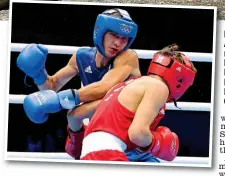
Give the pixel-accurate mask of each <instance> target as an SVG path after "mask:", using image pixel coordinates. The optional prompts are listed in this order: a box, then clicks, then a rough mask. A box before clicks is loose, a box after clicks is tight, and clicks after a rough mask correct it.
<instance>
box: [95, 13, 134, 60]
mask: <svg viewBox="0 0 225 176" xmlns="http://www.w3.org/2000/svg"><path fill="white" fill-rule="evenodd" d="M115 12H119V13H120V15H121V16H122V18H118V17H114V16H110V15H109V14H112V13H115ZM137 29H138V26H137V24H136V23H135V22H134V21H132V19H131V17H130V15H129V14H128V12H127V11H125V10H122V9H111V10H107V11H105V12H103V13H102V14H99V15H98V17H97V19H96V22H95V28H94V35H93V40H94V45H95V46H96V48H97V49H98V51H99V52H100V53H101V54H102V55H103V56H106V54H105V51H104V48H103V37H104V35H105V33H106V32H108V31H111V32H113V33H116V34H118V35H121V36H123V37H128V38H129V40H128V43H127V46H125V47H124V49H123V50H122V51H124V50H127V49H128V48H129V47H130V45H131V44H132V43H133V41H134V39H135V37H136V34H137Z"/></svg>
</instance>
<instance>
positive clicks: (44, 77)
mask: <svg viewBox="0 0 225 176" xmlns="http://www.w3.org/2000/svg"><path fill="white" fill-rule="evenodd" d="M47 78H48V73H47V71H46V69H44V70H43V71H40V73H39V74H38V75H37V76H36V77H34V78H33V79H34V83H35V84H36V85H41V84H44V83H45V81H46V80H47Z"/></svg>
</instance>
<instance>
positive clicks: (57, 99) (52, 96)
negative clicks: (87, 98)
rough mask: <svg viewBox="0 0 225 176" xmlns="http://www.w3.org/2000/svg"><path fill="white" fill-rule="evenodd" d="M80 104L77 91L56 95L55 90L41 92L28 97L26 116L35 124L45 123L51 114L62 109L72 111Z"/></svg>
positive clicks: (24, 104) (24, 105)
mask: <svg viewBox="0 0 225 176" xmlns="http://www.w3.org/2000/svg"><path fill="white" fill-rule="evenodd" d="M78 104H80V100H79V95H78V92H77V90H75V89H68V90H64V91H61V92H59V93H56V92H55V91H53V90H41V91H38V92H35V93H32V94H30V95H28V96H27V97H26V98H25V99H24V102H23V108H24V111H25V113H26V115H27V116H28V117H29V119H30V120H31V121H32V122H34V123H39V124H40V123H44V122H46V121H47V120H48V114H49V113H56V112H59V111H61V110H62V109H72V108H74V107H75V106H76V105H78Z"/></svg>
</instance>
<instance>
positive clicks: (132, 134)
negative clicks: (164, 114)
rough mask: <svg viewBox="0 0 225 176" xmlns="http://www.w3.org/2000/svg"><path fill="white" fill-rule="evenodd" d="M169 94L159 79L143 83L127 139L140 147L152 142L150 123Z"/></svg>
mask: <svg viewBox="0 0 225 176" xmlns="http://www.w3.org/2000/svg"><path fill="white" fill-rule="evenodd" d="M168 95H169V90H168V88H167V86H166V85H165V84H164V83H163V82H161V81H154V84H152V83H151V84H149V85H145V90H144V95H143V98H142V100H141V102H140V104H139V106H138V108H137V111H136V113H135V117H134V120H133V121H132V124H131V126H130V128H129V130H128V135H129V139H130V140H131V142H133V143H134V144H136V145H138V146H140V147H147V146H149V145H150V144H151V142H152V134H151V132H150V129H149V127H150V125H151V124H152V122H153V121H154V118H155V117H156V116H157V115H158V113H159V111H160V108H161V107H162V106H163V105H164V104H165V102H166V100H167V98H168Z"/></svg>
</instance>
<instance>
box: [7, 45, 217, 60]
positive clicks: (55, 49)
mask: <svg viewBox="0 0 225 176" xmlns="http://www.w3.org/2000/svg"><path fill="white" fill-rule="evenodd" d="M27 45H28V44H25V43H11V51H13V52H21V51H22V49H23V48H25V47H26V46H27ZM45 46H46V47H47V48H48V52H49V53H50V54H74V53H75V52H76V51H77V50H78V49H79V48H80V47H75V46H74V47H73V46H61V45H45ZM134 51H135V52H136V53H137V55H138V58H141V59H151V58H152V57H153V55H154V54H155V53H156V52H157V51H156V50H137V49H134ZM183 53H184V54H185V55H186V56H188V57H190V60H191V61H195V62H212V57H213V54H211V53H195V52H183Z"/></svg>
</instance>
